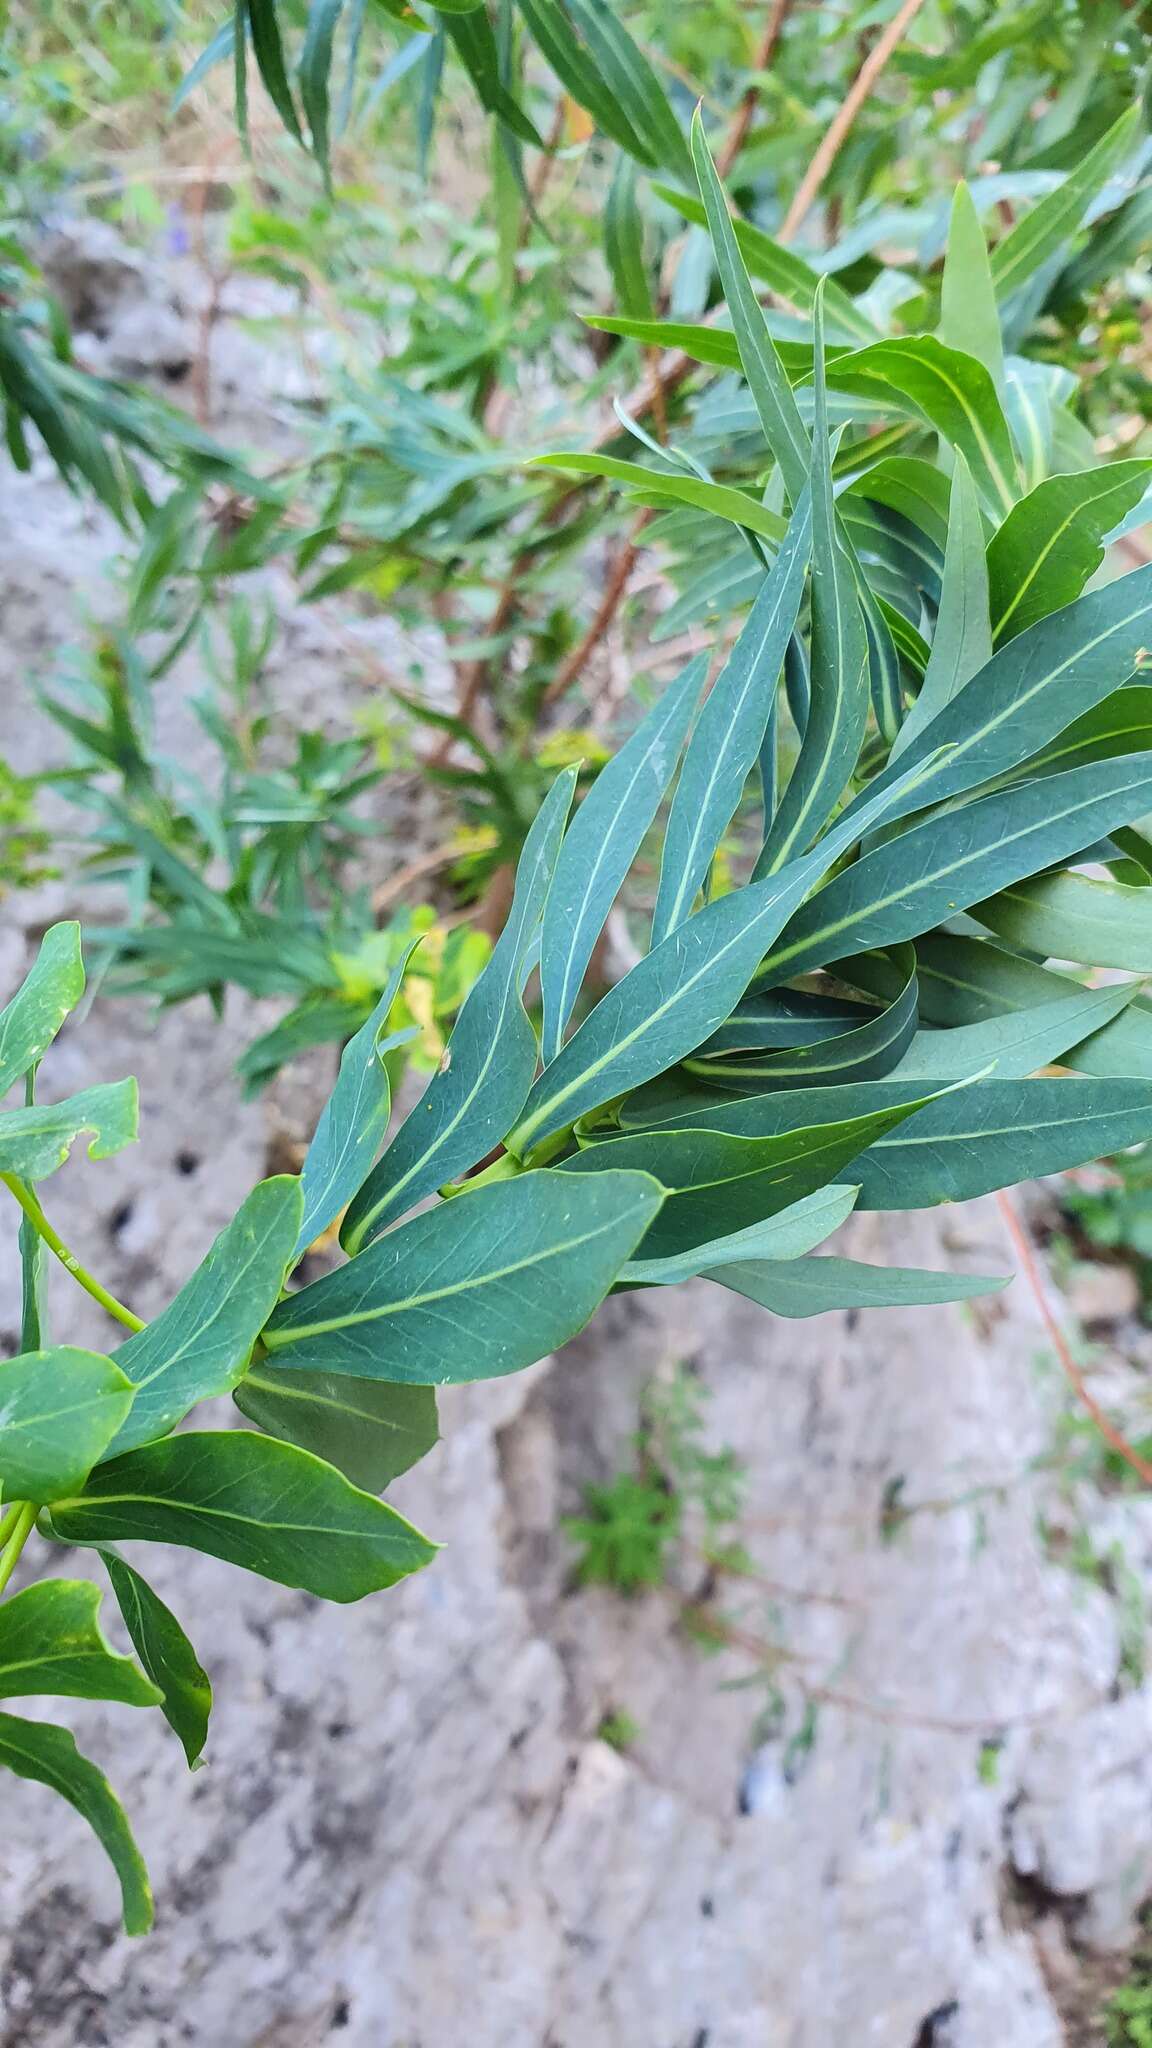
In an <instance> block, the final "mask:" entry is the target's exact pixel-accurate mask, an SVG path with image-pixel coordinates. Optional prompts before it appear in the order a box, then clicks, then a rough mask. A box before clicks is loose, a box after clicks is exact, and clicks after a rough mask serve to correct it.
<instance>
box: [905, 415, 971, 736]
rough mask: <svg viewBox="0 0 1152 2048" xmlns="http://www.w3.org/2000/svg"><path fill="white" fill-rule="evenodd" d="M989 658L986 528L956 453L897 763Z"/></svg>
mask: <svg viewBox="0 0 1152 2048" xmlns="http://www.w3.org/2000/svg"><path fill="white" fill-rule="evenodd" d="M991 659H992V632H991V627H990V626H989V623H988V567H987V563H986V561H985V557H984V527H983V522H982V521H981V518H980V507H979V505H978V503H977V500H976V492H975V489H974V488H973V484H972V478H971V475H970V474H969V470H968V464H967V463H966V462H965V460H964V457H963V456H962V455H961V454H957V456H956V466H955V469H954V471H953V475H952V495H951V498H950V499H949V505H948V541H947V545H946V547H945V551H944V576H943V581H942V584H941V589H940V607H939V610H938V612H937V615H936V629H935V631H934V633H933V635H932V651H931V653H930V655H929V657H928V666H927V668H926V669H925V671H924V681H923V683H922V684H921V686H920V694H919V696H918V697H917V699H916V702H915V703H914V704H913V706H912V709H911V711H910V712H909V713H908V716H907V718H906V719H905V720H904V723H903V725H902V727H901V728H900V731H899V732H898V733H897V735H896V739H895V742H894V744H893V747H892V756H891V758H892V759H893V760H896V759H898V757H899V756H900V755H901V754H902V753H903V752H904V750H905V748H906V747H907V746H908V745H909V743H910V742H911V741H912V740H913V739H915V737H916V735H917V733H920V732H923V730H924V728H925V727H926V726H927V725H929V724H930V723H931V721H932V720H933V719H934V718H935V717H937V716H938V714H939V713H940V712H941V711H943V710H944V708H945V706H946V705H948V704H950V703H951V702H952V699H953V697H955V696H956V695H957V694H958V692H959V691H960V690H962V689H963V688H964V685H965V683H969V682H971V680H972V678H973V676H974V675H977V674H978V673H979V671H980V670H981V669H982V668H983V667H984V666H985V664H986V663H987V662H989V661H991Z"/></svg>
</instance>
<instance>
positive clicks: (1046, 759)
mask: <svg viewBox="0 0 1152 2048" xmlns="http://www.w3.org/2000/svg"><path fill="white" fill-rule="evenodd" d="M1149 751H1152V685H1149V684H1147V683H1129V685H1128V687H1127V689H1122V690H1114V691H1113V693H1112V695H1111V696H1110V697H1106V698H1105V699H1104V702H1103V703H1102V704H1094V705H1093V707H1092V709H1091V710H1090V711H1086V712H1085V713H1084V716H1083V718H1074V719H1073V721H1072V723H1071V725H1066V726H1065V728H1064V730H1063V732H1062V733H1060V734H1058V736H1057V737H1056V738H1055V739H1054V740H1050V741H1049V743H1048V745H1047V746H1046V747H1042V748H1041V749H1040V751H1039V753H1038V754H1033V755H1032V757H1031V759H1030V760H1028V761H1025V762H1024V764H1023V765H1022V767H1021V768H1020V769H1019V771H1018V772H1019V773H1020V774H1021V775H1050V774H1051V773H1052V772H1053V771H1054V770H1055V769H1059V768H1078V767H1080V766H1081V764H1082V763H1083V762H1085V761H1109V760H1112V759H1113V758H1114V757H1115V756H1116V755H1118V754H1143V753H1147V752H1149Z"/></svg>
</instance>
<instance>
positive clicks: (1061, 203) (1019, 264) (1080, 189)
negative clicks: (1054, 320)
mask: <svg viewBox="0 0 1152 2048" xmlns="http://www.w3.org/2000/svg"><path fill="white" fill-rule="evenodd" d="M1139 118H1140V116H1139V110H1138V109H1137V108H1136V107H1129V109H1128V111H1127V112H1126V113H1124V114H1121V116H1120V119H1119V120H1118V121H1116V122H1114V123H1113V125H1112V127H1111V128H1109V130H1108V132H1107V134H1106V135H1104V136H1102V137H1101V139H1100V141H1099V142H1098V143H1097V144H1096V147H1095V148H1094V149H1090V150H1089V152H1088V154H1087V156H1086V157H1085V158H1084V159H1083V161H1082V162H1081V163H1079V164H1078V165H1077V166H1076V168H1075V170H1073V171H1070V172H1069V174H1068V176H1067V177H1066V178H1065V180H1064V182H1063V184H1062V185H1058V186H1057V188H1056V190H1055V191H1054V192H1048V193H1046V194H1045V196H1044V197H1043V199H1038V200H1037V202H1036V204H1035V206H1033V207H1031V208H1030V209H1029V211H1028V212H1027V213H1026V214H1024V216H1023V218H1022V219H1020V220H1018V221H1017V222H1016V225H1015V227H1012V228H1010V229H1009V231H1008V233H1007V234H1006V235H1005V236H1004V237H1003V239H1002V240H1001V241H999V242H997V244H996V247H995V248H994V249H993V251H992V277H993V281H994V283H995V286H996V294H997V297H998V298H1000V299H1006V298H1008V297H1009V296H1010V295H1011V293H1013V292H1015V291H1018V290H1019V288H1020V286H1021V285H1022V284H1025V283H1026V282H1027V280H1028V279H1029V278H1030V277H1031V276H1032V275H1033V273H1034V272H1035V271H1037V270H1039V268H1040V266H1041V265H1042V264H1044V263H1046V262H1047V261H1048V258H1049V257H1050V256H1054V255H1055V254H1056V252H1057V250H1058V249H1061V248H1062V247H1063V246H1064V244H1065V242H1066V241H1067V239H1068V236H1069V235H1070V234H1072V233H1073V232H1074V230H1075V229H1076V228H1077V227H1078V226H1079V224H1080V222H1081V220H1082V219H1083V217H1084V214H1085V211H1086V210H1087V207H1088V203H1089V201H1090V200H1091V199H1093V198H1094V197H1095V195H1096V193H1097V192H1098V191H1099V190H1100V188H1101V187H1102V186H1103V185H1105V184H1106V183H1107V181H1108V179H1109V178H1110V177H1111V175H1112V173H1113V171H1114V170H1115V169H1116V167H1117V165H1118V164H1120V163H1122V162H1123V160H1124V158H1125V157H1126V156H1127V154H1128V151H1129V150H1130V149H1131V148H1132V146H1133V144H1134V143H1135V141H1136V134H1137V127H1138V124H1139Z"/></svg>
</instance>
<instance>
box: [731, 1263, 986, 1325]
mask: <svg viewBox="0 0 1152 2048" xmlns="http://www.w3.org/2000/svg"><path fill="white" fill-rule="evenodd" d="M1011 1277H1012V1276H1011V1274H1005V1275H1004V1277H1003V1278H1000V1277H998V1276H985V1275H982V1274H978V1273H925V1272H917V1271H915V1270H914V1269H912V1268H910V1267H906V1266H865V1265H861V1264H860V1263H859V1261H858V1260H856V1259H831V1258H819V1259H789V1260H782V1261H780V1263H779V1264H772V1265H770V1264H768V1263H765V1264H763V1265H758V1264H749V1265H746V1266H725V1267H724V1268H723V1269H722V1271H720V1272H717V1273H708V1274H706V1275H705V1278H706V1279H709V1280H718V1281H719V1282H720V1284H721V1286H723V1287H730V1288H732V1290H733V1292H734V1293H736V1294H743V1295H746V1296H747V1298H748V1300H749V1301H756V1302H759V1304H760V1306H761V1308H766V1309H770V1310H771V1312H772V1314H773V1315H775V1316H793V1317H798V1316H822V1315H827V1314H828V1312H829V1310H832V1309H861V1308H908V1307H910V1306H912V1305H914V1304H919V1303H928V1302H941V1301H971V1300H972V1299H973V1297H974V1296H976V1295H980V1294H998V1293H999V1292H1000V1290H1001V1288H1004V1287H1007V1285H1008V1282H1009V1280H1010V1279H1011Z"/></svg>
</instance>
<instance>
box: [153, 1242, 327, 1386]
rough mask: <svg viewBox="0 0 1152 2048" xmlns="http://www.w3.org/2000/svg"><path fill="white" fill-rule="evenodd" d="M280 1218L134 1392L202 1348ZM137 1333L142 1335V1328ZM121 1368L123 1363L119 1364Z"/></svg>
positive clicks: (260, 1254)
mask: <svg viewBox="0 0 1152 2048" xmlns="http://www.w3.org/2000/svg"><path fill="white" fill-rule="evenodd" d="M280 1221H281V1219H280V1218H279V1217H275V1218H274V1219H273V1221H272V1222H271V1223H270V1224H269V1226H268V1228H267V1230H266V1231H265V1233H264V1235H263V1237H261V1238H260V1239H259V1241H258V1242H255V1243H253V1245H252V1247H251V1250H250V1253H249V1256H248V1257H247V1259H246V1260H245V1262H244V1264H243V1266H241V1267H238V1268H237V1270H236V1271H235V1272H234V1273H233V1274H232V1275H230V1278H229V1283H228V1291H227V1293H226V1294H225V1295H224V1296H223V1298H222V1299H221V1300H220V1301H218V1302H217V1304H216V1307H215V1308H214V1309H213V1310H212V1313H211V1315H210V1316H209V1317H208V1318H207V1319H206V1320H205V1321H203V1322H198V1323H195V1324H194V1326H193V1328H192V1329H191V1330H190V1331H189V1333H188V1335H187V1336H186V1337H185V1339H184V1341H183V1342H182V1343H181V1344H179V1345H178V1346H177V1349H176V1350H175V1351H173V1352H170V1353H169V1355H168V1356H167V1357H166V1358H162V1359H161V1360H160V1363H159V1364H158V1365H156V1366H154V1367H153V1370H152V1371H151V1372H150V1373H148V1374H147V1375H146V1377H145V1378H144V1379H142V1380H133V1381H132V1385H133V1387H134V1388H135V1390H136V1392H137V1394H139V1393H141V1392H142V1391H143V1389H144V1388H145V1387H151V1386H153V1385H154V1384H155V1382H156V1381H157V1380H158V1379H162V1378H164V1377H165V1376H166V1375H167V1374H168V1373H170V1372H174V1371H175V1369H176V1367H177V1366H179V1365H182V1364H183V1363H184V1362H185V1360H186V1359H187V1358H188V1356H189V1354H191V1355H192V1356H193V1357H194V1356H195V1355H196V1353H197V1351H200V1350H203V1349H204V1348H205V1345H204V1341H203V1340H204V1339H205V1338H206V1337H210V1333H211V1332H213V1331H215V1330H216V1328H217V1326H218V1324H219V1322H220V1319H221V1317H222V1316H223V1315H224V1314H225V1312H226V1311H227V1310H228V1309H230V1308H235V1306H236V1292H237V1289H238V1288H239V1287H240V1286H241V1285H242V1283H243V1282H244V1281H245V1280H246V1279H247V1277H248V1275H249V1274H250V1273H251V1271H252V1268H253V1266H254V1265H256V1264H257V1263H258V1261H259V1260H260V1258H261V1257H262V1256H263V1254H264V1252H265V1251H266V1249H267V1246H268V1241H269V1239H270V1238H271V1237H273V1236H274V1234H275V1232H276V1230H277V1229H278V1228H279V1225H280ZM209 1256H210V1255H209ZM287 1263H288V1260H287V1258H286V1259H285V1261H284V1264H285V1266H287ZM283 1277H284V1276H283V1272H281V1274H280V1279H281V1280H282V1279H283ZM195 1278H196V1276H195V1275H194V1276H193V1280H192V1281H190V1282H189V1285H190V1286H191V1285H193V1284H194V1281H195ZM278 1284H279V1283H277V1287H278ZM178 1298H179V1297H177V1299H178ZM273 1302H275V1295H274V1296H273ZM139 1334H140V1335H141V1336H143V1335H144V1334H145V1332H144V1331H141V1332H140V1333H139ZM258 1334H259V1328H258V1327H257V1330H256V1332H255V1333H254V1335H253V1339H252V1341H253V1342H255V1338H256V1336H257V1335H258ZM216 1341H218V1340H216ZM236 1341H237V1342H238V1343H243V1341H244V1340H243V1336H241V1337H240V1338H238V1339H237V1340H236ZM121 1348H122V1349H124V1348H125V1347H123V1346H122V1347H121ZM112 1362H113V1364H115V1362H116V1361H115V1359H113V1361H112ZM121 1371H123V1367H121ZM126 1377H129V1378H130V1377H131V1375H126Z"/></svg>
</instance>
